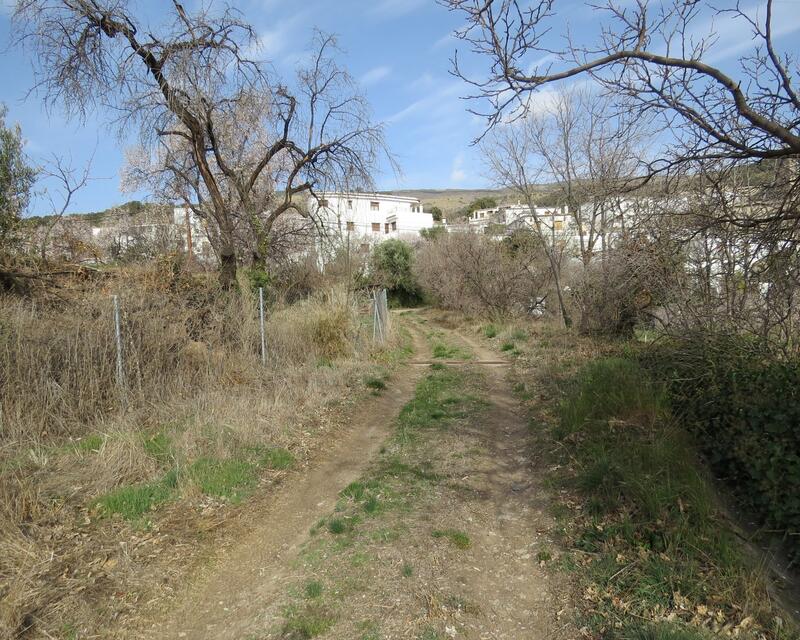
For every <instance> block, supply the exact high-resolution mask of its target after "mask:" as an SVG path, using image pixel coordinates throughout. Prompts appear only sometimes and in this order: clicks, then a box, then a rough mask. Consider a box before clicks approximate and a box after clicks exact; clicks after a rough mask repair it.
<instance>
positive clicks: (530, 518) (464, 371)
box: [136, 314, 575, 640]
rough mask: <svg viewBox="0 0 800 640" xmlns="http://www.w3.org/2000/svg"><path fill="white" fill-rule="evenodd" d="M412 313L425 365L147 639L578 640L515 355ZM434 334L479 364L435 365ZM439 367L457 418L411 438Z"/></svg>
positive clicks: (392, 390)
mask: <svg viewBox="0 0 800 640" xmlns="http://www.w3.org/2000/svg"><path fill="white" fill-rule="evenodd" d="M407 320H408V322H407V325H408V326H409V328H410V329H411V330H412V335H413V339H414V347H415V359H414V361H412V363H411V365H412V366H407V367H404V368H403V369H402V370H401V371H399V372H398V373H397V374H395V378H396V379H395V380H394V381H393V382H392V383H391V384H390V386H389V389H388V390H387V391H386V392H384V393H383V395H382V396H381V397H380V398H377V399H376V400H375V401H374V402H372V403H370V405H369V409H368V410H367V411H366V412H363V413H360V414H359V415H357V417H356V418H355V419H354V421H353V424H352V428H350V429H349V430H348V432H347V433H346V434H345V435H344V436H343V437H342V439H341V440H339V441H338V442H337V443H335V445H334V447H333V448H332V449H331V450H330V451H328V452H327V454H326V455H324V456H323V457H322V458H321V459H319V460H317V461H316V462H315V464H314V465H313V467H312V468H310V470H308V471H307V472H306V474H305V475H300V474H298V476H297V477H296V478H295V481H294V482H291V481H290V482H287V483H286V484H285V485H284V487H283V489H282V490H281V492H280V493H279V494H278V495H277V496H276V499H275V501H274V503H273V504H271V506H270V507H269V508H267V509H266V510H265V512H264V513H263V514H259V519H258V522H259V524H257V525H256V526H255V527H254V528H253V529H252V531H250V532H249V533H248V534H247V536H246V537H245V538H243V539H241V540H239V541H237V542H236V543H235V544H234V545H233V546H232V547H231V548H230V549H228V550H227V551H225V552H223V553H221V554H220V556H219V558H218V559H217V561H215V562H214V564H213V565H212V566H209V567H207V568H206V569H205V570H204V571H203V572H202V575H200V576H198V577H196V578H195V579H194V580H193V581H192V582H191V583H190V584H188V585H187V588H186V589H185V591H184V593H183V594H182V595H180V596H179V597H178V598H177V601H176V602H175V603H173V604H170V605H169V606H168V607H165V614H164V616H163V617H162V619H160V620H158V621H157V622H155V623H153V624H152V625H151V626H150V627H149V628H148V629H147V630H146V632H142V631H139V632H137V634H136V637H150V638H165V639H170V638H191V639H198V640H199V639H204V638H208V639H211V638H213V639H215V640H216V639H228V638H230V639H237V640H245V639H247V640H251V639H252V640H262V639H265V638H312V637H320V638H328V639H331V640H332V639H334V638H335V639H337V640H338V639H350V638H352V639H354V640H390V639H393V638H409V639H415V640H416V639H420V640H448V639H449V638H465V639H474V640H488V639H493V640H500V639H509V640H512V639H515V640H516V639H520V640H523V639H524V640H539V639H545V638H569V637H574V635H575V630H574V629H569V630H567V628H566V627H565V625H564V623H562V622H561V619H562V618H561V616H562V615H563V614H564V613H565V612H566V609H567V608H568V605H567V596H566V595H564V594H566V593H567V589H566V588H565V586H564V585H562V584H560V582H559V579H558V578H556V577H554V575H553V573H552V572H551V571H549V569H548V568H547V567H545V566H543V565H544V564H545V563H544V561H543V560H544V559H545V558H547V557H548V555H549V552H548V550H549V549H550V545H551V544H552V542H551V541H550V539H549V531H551V529H552V526H553V522H552V520H551V518H550V517H549V515H548V512H547V510H548V504H549V502H548V497H547V495H546V493H545V491H544V490H543V488H542V487H541V485H540V483H539V482H538V481H537V479H536V478H537V475H538V474H537V473H536V470H535V469H534V468H533V467H532V462H531V461H532V455H531V454H532V452H531V451H530V435H529V433H528V430H527V421H526V418H525V416H524V415H523V414H522V412H521V409H520V407H519V403H518V402H517V400H516V399H515V398H514V396H513V394H512V393H511V389H510V386H509V383H508V381H507V380H506V372H507V367H506V366H504V360H503V359H502V358H501V357H499V356H498V354H496V353H493V352H491V351H489V350H488V349H486V348H485V347H483V346H482V345H481V344H480V342H479V341H477V340H476V339H473V338H470V337H469V336H465V335H462V334H460V333H459V332H457V331H454V330H451V329H447V328H446V327H441V326H438V325H435V318H433V317H431V316H430V315H428V314H422V315H416V314H415V315H413V316H409V317H408V319H407ZM430 329H435V331H436V333H437V336H440V337H441V339H443V340H446V341H448V342H450V343H451V344H453V345H458V346H460V347H461V348H462V349H464V350H465V351H469V352H471V355H472V356H473V359H472V360H471V361H470V362H463V361H447V362H448V363H449V364H448V365H446V366H444V367H442V366H439V367H438V368H437V367H433V368H431V367H430V366H428V364H427V363H428V362H438V363H440V364H441V362H442V360H438V361H437V360H436V359H434V358H432V356H431V348H430V344H429V341H428V340H426V339H425V337H424V334H425V333H428V332H429V330H430ZM414 365H416V366H414ZM433 371H436V372H440V373H439V374H438V375H440V376H443V378H442V379H443V380H445V381H448V380H449V383H450V384H451V385H452V389H450V390H449V391H447V392H446V394H445V395H444V396H442V397H441V398H439V399H438V400H436V401H435V402H439V401H441V409H442V411H441V415H445V414H447V412H448V411H450V413H451V417H452V420H449V419H448V420H449V421H448V422H447V423H446V424H447V425H448V426H447V427H446V428H444V427H441V428H439V429H434V430H429V429H424V430H423V431H421V432H420V434H419V435H414V437H413V438H412V443H411V444H409V445H404V444H398V442H397V440H396V438H394V439H393V437H392V433H393V430H394V427H395V419H396V417H397V415H398V414H399V413H400V410H401V408H402V407H403V405H404V404H406V403H407V402H408V401H409V400H411V399H412V398H414V389H415V385H416V384H417V382H418V381H420V380H421V379H423V376H427V377H426V378H425V379H426V380H429V379H431V378H432V377H433V376H434V374H433V373H430V375H428V374H429V372H433ZM443 371H450V372H457V373H452V374H448V373H441V372H443ZM448 376H449V377H448ZM419 393H420V392H419V391H418V392H417V395H419ZM443 393H444V392H443ZM447 394H450V395H447ZM434 409H435V411H438V409H436V408H434ZM435 411H432V412H431V415H438V414H437V413H435ZM445 417H447V416H445ZM436 419H438V418H436ZM443 424H445V423H443ZM356 480H359V481H360V482H359V483H356V484H355V485H350V483H353V482H354V481H356ZM348 485H350V486H351V487H353V486H357V487H361V489H359V491H360V492H361V493H363V494H364V495H361V493H359V495H358V496H357V497H354V496H355V494H356V493H357V492H356V490H355V489H354V490H353V491H352V492H351V494H352V495H351V494H348V492H344V494H343V493H342V490H343V489H344V488H345V487H348ZM343 495H344V496H346V497H344V498H343V497H342V496H343ZM368 495H369V496H372V497H371V498H370V499H374V501H375V505H378V506H376V507H375V511H374V513H373V511H372V509H371V508H369V507H368V504H369V499H368V497H367V496H368ZM347 496H349V497H347ZM384 503H385V504H386V505H387V506H386V507H385V508H384V507H382V506H380V505H383V504H384ZM392 505H394V506H392ZM334 521H336V522H338V523H339V524H336V525H335V522H334ZM339 526H341V530H340V529H339V528H338V527H339ZM312 529H313V530H314V531H316V532H317V533H316V535H313V536H312V534H311V533H310V530H312ZM459 536H463V538H462V537H459ZM448 539H449V540H451V541H452V542H453V543H454V544H447V540H448ZM463 540H466V542H463ZM323 594H324V595H323ZM567 618H569V616H568V615H564V616H563V619H567Z"/></svg>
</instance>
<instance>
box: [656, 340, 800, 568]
mask: <svg viewBox="0 0 800 640" xmlns="http://www.w3.org/2000/svg"><path fill="white" fill-rule="evenodd" d="M644 362H645V363H646V364H647V365H648V366H649V367H650V368H651V369H652V370H653V371H654V372H655V375H656V376H657V377H659V378H661V379H663V380H665V381H667V382H668V389H669V394H670V399H671V404H672V407H673V412H674V413H675V414H676V415H678V416H679V417H680V418H681V419H682V420H683V422H684V423H685V424H686V425H687V426H688V428H689V429H690V430H691V431H692V432H693V433H694V434H695V436H696V437H697V439H698V441H699V443H700V445H701V447H702V449H703V453H704V454H705V456H706V458H707V459H708V461H709V463H710V464H711V466H712V468H713V469H714V471H715V473H716V474H717V475H718V476H721V477H722V478H723V480H724V482H725V485H726V486H727V487H729V488H730V489H731V490H732V491H733V492H734V494H735V495H736V496H737V498H738V499H739V500H740V501H741V503H742V504H743V505H744V506H745V507H746V508H747V509H749V510H750V511H752V512H753V513H754V514H756V515H758V516H760V518H761V519H762V522H763V523H764V524H765V525H766V526H768V527H769V528H770V529H779V530H781V531H786V532H787V533H788V534H790V535H787V536H786V538H787V541H789V543H790V545H791V548H790V553H791V554H792V556H793V557H794V558H797V559H800V537H798V535H797V533H798V532H800V491H798V487H800V359H797V358H793V359H788V360H777V359H775V358H774V357H771V356H770V354H767V353H764V352H763V351H762V350H761V349H759V348H758V346H757V344H756V342H755V341H754V340H751V339H748V338H745V337H741V336H734V335H724V334H719V335H709V334H707V333H697V334H694V335H689V336H686V337H685V338H684V339H682V340H680V341H672V342H670V343H667V344H664V345H661V346H659V347H658V348H655V349H651V350H649V351H648V352H647V353H646V354H645V356H644Z"/></svg>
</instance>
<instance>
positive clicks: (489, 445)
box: [440, 327, 577, 640]
mask: <svg viewBox="0 0 800 640" xmlns="http://www.w3.org/2000/svg"><path fill="white" fill-rule="evenodd" d="M440 331H443V332H444V334H445V339H446V340H449V341H452V342H454V343H456V344H457V345H459V343H460V344H461V345H465V346H466V347H467V349H468V350H469V351H470V352H471V353H472V354H473V356H474V357H475V361H474V362H473V364H472V366H475V365H476V364H477V366H479V367H480V370H481V373H482V379H483V383H484V385H485V386H484V387H483V388H484V390H485V394H486V397H487V398H488V401H489V409H488V411H487V412H486V413H485V415H484V416H483V419H481V420H478V421H474V422H473V423H471V424H469V425H466V428H465V429H464V431H463V432H462V433H461V434H460V437H462V438H464V437H465V436H466V437H468V438H470V439H471V440H473V441H474V442H477V443H480V446H482V447H483V448H484V454H483V455H481V456H476V457H475V459H474V460H473V461H472V464H471V467H470V468H468V469H466V470H465V471H466V473H465V475H464V476H463V477H464V479H465V481H466V482H467V483H468V484H469V486H471V487H473V488H474V490H475V492H476V494H477V495H480V496H481V499H479V500H467V501H465V503H464V504H463V505H462V511H463V512H464V518H465V519H466V520H467V521H469V522H475V523H479V524H480V525H482V526H479V527H473V529H474V530H475V531H476V533H475V536H474V544H473V548H474V553H473V557H472V558H471V559H470V565H472V568H473V571H472V573H471V575H470V576H469V579H468V581H467V582H466V584H465V586H466V587H468V591H469V593H470V596H469V597H470V598H471V599H472V600H473V601H474V602H478V603H486V604H485V607H486V609H485V610H484V611H483V615H481V616H475V619H474V620H472V621H468V622H467V623H465V624H464V625H463V626H462V628H461V629H460V631H461V634H459V637H462V636H463V637H466V638H475V639H476V640H477V639H479V638H480V639H489V638H491V639H493V640H495V639H496V640H500V639H509V640H511V639H514V640H516V639H525V640H528V639H530V640H538V639H544V638H561V637H564V638H568V637H575V634H576V633H577V630H575V629H570V628H569V627H570V625H569V624H568V623H567V622H566V621H567V620H569V619H570V616H569V615H565V614H566V613H567V611H568V610H569V609H570V606H571V605H570V597H569V589H568V587H567V585H565V584H561V583H560V581H559V579H557V578H556V577H555V576H554V575H553V572H552V571H551V570H549V569H545V568H544V566H543V565H545V564H546V562H545V560H547V559H549V556H550V553H551V551H552V549H553V545H554V543H553V541H552V539H551V537H550V533H551V532H552V530H553V528H554V524H555V523H554V521H553V520H552V518H551V516H550V515H549V504H550V502H549V501H550V498H549V496H548V494H547V491H546V490H545V488H544V487H543V486H542V483H541V473H539V472H538V471H537V469H536V467H535V464H534V462H533V458H534V455H533V454H534V452H533V451H531V437H530V433H529V430H528V421H527V418H526V417H525V415H524V414H523V412H522V409H521V407H520V403H519V402H518V400H517V399H516V398H515V397H514V395H513V393H512V390H511V385H510V382H509V381H508V380H507V372H508V369H507V367H497V366H481V365H494V364H495V363H496V362H497V361H498V354H497V353H495V352H493V351H491V350H489V349H488V348H486V347H485V346H483V345H482V344H481V343H480V341H479V340H477V339H475V338H473V337H471V336H469V335H468V334H465V333H462V332H459V331H453V330H449V329H447V328H445V327H440Z"/></svg>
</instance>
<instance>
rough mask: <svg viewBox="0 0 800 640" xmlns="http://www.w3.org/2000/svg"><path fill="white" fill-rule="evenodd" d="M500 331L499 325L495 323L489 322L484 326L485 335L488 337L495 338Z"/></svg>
mask: <svg viewBox="0 0 800 640" xmlns="http://www.w3.org/2000/svg"><path fill="white" fill-rule="evenodd" d="M498 333H499V331H498V329H497V327H496V326H495V325H493V324H487V325H484V326H483V335H485V336H486V337H487V338H494V337H496V336H497V334H498Z"/></svg>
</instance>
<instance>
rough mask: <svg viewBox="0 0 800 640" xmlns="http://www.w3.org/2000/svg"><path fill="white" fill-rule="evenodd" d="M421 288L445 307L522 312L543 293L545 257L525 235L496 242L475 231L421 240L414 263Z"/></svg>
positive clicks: (545, 286)
mask: <svg viewBox="0 0 800 640" xmlns="http://www.w3.org/2000/svg"><path fill="white" fill-rule="evenodd" d="M415 269H416V272H417V279H418V281H419V283H420V285H421V286H422V288H423V289H424V290H426V291H427V292H428V293H429V294H430V295H431V296H433V298H435V300H436V301H437V302H438V303H439V304H440V305H441V306H443V307H444V308H446V309H454V310H458V311H463V312H466V313H475V312H479V313H485V314H489V315H509V314H522V313H525V312H526V311H527V310H528V309H529V308H530V307H531V306H532V305H533V306H535V305H537V303H539V302H540V301H541V300H542V299H543V298H544V297H545V296H546V295H547V286H548V285H549V282H550V280H549V275H548V274H549V271H548V269H547V267H546V258H545V257H544V256H543V253H542V251H541V249H540V247H539V245H538V243H537V242H536V239H535V238H534V237H533V236H532V235H530V234H521V235H518V236H516V237H515V238H509V239H507V240H505V241H502V242H498V241H496V240H493V239H491V238H489V237H487V236H483V235H478V234H474V233H450V234H442V235H441V236H440V237H438V238H436V239H435V240H433V241H430V242H425V243H423V244H422V245H421V246H420V248H419V250H418V253H417V259H416V261H415Z"/></svg>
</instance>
